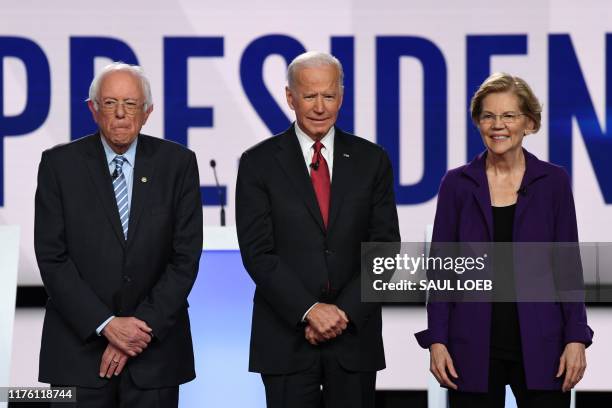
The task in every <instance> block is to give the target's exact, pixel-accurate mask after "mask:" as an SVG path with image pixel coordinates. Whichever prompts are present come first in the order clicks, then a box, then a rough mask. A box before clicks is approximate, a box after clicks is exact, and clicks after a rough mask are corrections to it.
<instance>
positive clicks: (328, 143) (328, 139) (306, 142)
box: [295, 122, 336, 152]
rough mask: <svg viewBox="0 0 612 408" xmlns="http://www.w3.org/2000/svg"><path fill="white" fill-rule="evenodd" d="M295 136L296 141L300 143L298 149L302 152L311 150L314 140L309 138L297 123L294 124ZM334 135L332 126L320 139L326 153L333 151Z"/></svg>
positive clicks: (334, 131) (334, 130) (334, 129)
mask: <svg viewBox="0 0 612 408" xmlns="http://www.w3.org/2000/svg"><path fill="white" fill-rule="evenodd" d="M295 134H296V135H297V137H298V141H299V142H300V147H301V148H302V151H308V150H309V149H310V148H312V145H313V144H314V140H312V139H311V138H310V136H308V135H307V134H306V133H305V132H304V131H303V130H302V129H300V126H299V125H298V123H297V122H295ZM335 135H336V128H335V127H334V126H332V127H331V128H330V129H329V130H328V131H327V133H326V134H325V136H323V137H322V138H321V144H322V145H323V146H324V147H325V148H326V149H327V151H330V152H331V151H332V150H333V149H334V136H335Z"/></svg>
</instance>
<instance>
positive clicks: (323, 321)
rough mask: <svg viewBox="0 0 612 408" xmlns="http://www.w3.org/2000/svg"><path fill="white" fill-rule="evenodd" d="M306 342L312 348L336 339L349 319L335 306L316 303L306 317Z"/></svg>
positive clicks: (344, 328)
mask: <svg viewBox="0 0 612 408" xmlns="http://www.w3.org/2000/svg"><path fill="white" fill-rule="evenodd" d="M306 321H307V322H308V325H307V326H306V328H305V329H304V336H305V337H306V340H308V342H309V343H310V344H312V345H313V346H316V345H318V344H320V343H323V342H325V341H328V340H331V339H333V338H336V337H338V336H339V335H341V334H342V332H343V331H344V330H346V328H347V326H348V322H349V319H348V317H347V315H346V313H344V311H343V310H342V309H340V308H338V306H336V305H331V304H328V303H317V304H316V305H314V306H313V308H312V309H311V310H310V311H309V312H308V314H307V315H306Z"/></svg>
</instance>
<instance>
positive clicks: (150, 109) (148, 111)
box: [142, 105, 153, 126]
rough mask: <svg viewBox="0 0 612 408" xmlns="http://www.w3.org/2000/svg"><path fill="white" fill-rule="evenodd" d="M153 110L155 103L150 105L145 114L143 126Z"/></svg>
mask: <svg viewBox="0 0 612 408" xmlns="http://www.w3.org/2000/svg"><path fill="white" fill-rule="evenodd" d="M151 112H153V105H151V106H149V107H148V108H147V110H146V112H145V114H144V120H143V122H142V125H143V126H144V125H145V123H147V119H149V115H150V114H151Z"/></svg>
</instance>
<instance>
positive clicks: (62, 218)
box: [34, 134, 202, 388]
mask: <svg viewBox="0 0 612 408" xmlns="http://www.w3.org/2000/svg"><path fill="white" fill-rule="evenodd" d="M133 175H134V180H133V192H132V201H131V209H130V221H129V233H128V240H127V242H126V241H125V239H124V237H123V232H122V230H121V226H120V222H119V214H118V210H117V204H116V201H115V196H114V193H113V189H112V180H111V176H110V174H109V170H108V165H107V163H106V157H105V155H104V150H103V147H102V143H101V141H100V135H99V134H94V135H90V136H87V137H84V138H82V139H79V140H76V141H74V142H72V143H68V144H65V145H60V146H57V147H54V148H52V149H49V150H47V151H45V152H43V154H42V159H41V162H40V167H39V172H38V188H37V190H36V206H35V208H36V216H35V231H34V240H35V250H36V257H37V259H38V265H39V268H40V273H41V276H42V280H43V283H44V285H45V289H46V291H47V294H48V295H49V299H48V302H47V307H46V314H45V321H44V326H43V334H42V343H41V351H40V371H39V380H40V381H42V382H47V383H54V384H66V385H77V386H84V387H101V386H103V385H104V384H105V383H106V381H107V380H105V379H100V378H99V376H98V373H99V366H100V361H101V356H102V353H103V352H104V349H105V347H106V345H107V341H106V339H105V338H104V337H99V336H97V335H96V332H95V330H96V328H97V327H98V326H99V325H100V324H101V323H102V322H103V321H104V320H105V319H107V318H108V317H109V316H110V315H112V314H114V315H116V316H136V317H137V318H139V319H142V320H144V321H145V322H147V324H148V325H149V326H150V327H151V328H152V329H153V333H154V339H153V341H152V342H151V343H150V344H149V347H148V348H147V349H146V350H145V351H144V352H143V353H142V354H140V355H139V356H137V357H135V358H130V360H129V362H128V365H127V368H128V370H129V372H130V373H131V375H132V378H133V380H134V382H135V383H136V384H137V385H138V386H141V387H145V388H149V387H150V388H159V387H167V386H174V385H178V384H180V383H184V382H186V381H189V380H191V379H193V378H194V377H195V371H194V363H193V350H192V344H191V334H190V329H189V316H188V314H187V307H188V305H187V295H188V294H189V291H190V290H191V287H192V286H193V283H194V281H195V278H196V274H197V270H198V264H199V259H200V254H201V252H202V202H201V199H200V183H199V177H198V168H197V162H196V157H195V154H194V153H193V152H191V151H189V150H187V149H186V148H184V147H182V146H180V145H178V144H175V143H172V142H168V141H164V140H161V139H157V138H153V137H150V136H145V135H139V136H138V145H137V148H136V167H135V169H134V173H133Z"/></svg>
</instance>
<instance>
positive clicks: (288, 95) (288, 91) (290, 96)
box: [285, 86, 295, 110]
mask: <svg viewBox="0 0 612 408" xmlns="http://www.w3.org/2000/svg"><path fill="white" fill-rule="evenodd" d="M285 96H286V98H287V105H289V107H290V108H291V110H295V106H294V104H293V102H294V100H293V94H292V93H291V89H289V87H288V86H286V87H285Z"/></svg>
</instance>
